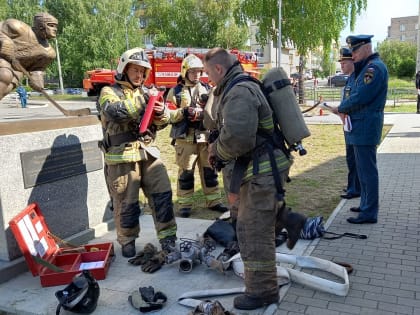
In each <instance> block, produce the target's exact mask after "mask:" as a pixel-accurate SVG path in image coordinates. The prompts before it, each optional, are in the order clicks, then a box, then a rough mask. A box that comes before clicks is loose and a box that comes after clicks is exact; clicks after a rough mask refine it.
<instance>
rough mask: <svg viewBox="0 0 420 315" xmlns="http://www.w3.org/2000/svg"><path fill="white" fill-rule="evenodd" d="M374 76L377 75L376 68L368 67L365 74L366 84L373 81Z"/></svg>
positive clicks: (364, 80)
mask: <svg viewBox="0 0 420 315" xmlns="http://www.w3.org/2000/svg"><path fill="white" fill-rule="evenodd" d="M374 76H375V68H373V67H368V68H367V69H366V71H365V74H364V75H363V82H365V84H369V83H370V82H372V80H373V78H374Z"/></svg>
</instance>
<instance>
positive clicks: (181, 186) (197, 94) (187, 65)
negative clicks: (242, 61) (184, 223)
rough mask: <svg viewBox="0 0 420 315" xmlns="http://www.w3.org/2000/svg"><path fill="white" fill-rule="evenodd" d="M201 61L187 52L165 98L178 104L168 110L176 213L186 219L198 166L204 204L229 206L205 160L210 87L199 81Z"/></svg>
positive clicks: (220, 207)
mask: <svg viewBox="0 0 420 315" xmlns="http://www.w3.org/2000/svg"><path fill="white" fill-rule="evenodd" d="M202 74H203V62H202V61H201V59H200V58H198V57H197V56H195V55H193V54H190V55H188V56H187V57H185V58H184V60H183V61H182V65H181V76H180V78H179V82H178V84H177V85H176V86H175V87H173V88H172V89H170V90H169V92H168V96H167V100H168V101H170V102H172V103H173V104H175V105H176V106H177V109H175V110H171V111H170V113H171V123H173V124H172V130H171V137H172V138H173V140H172V144H173V145H174V146H175V153H176V164H177V165H178V186H177V195H178V208H179V210H178V212H179V214H180V216H182V217H184V218H186V217H189V216H190V214H191V209H192V206H193V201H194V170H195V166H197V167H198V171H199V174H200V180H201V187H202V188H203V194H204V197H205V198H206V206H207V207H208V208H209V209H210V210H213V211H218V212H225V211H227V210H228V209H227V208H226V207H225V206H224V205H223V204H222V202H221V193H220V189H219V182H218V179H217V173H216V171H215V170H214V169H212V168H211V166H210V165H209V163H208V151H207V140H208V139H207V137H208V133H207V131H206V129H205V128H204V127H203V117H204V111H203V109H204V106H205V105H206V102H207V100H208V96H209V94H208V93H209V87H208V86H207V85H205V84H203V83H202V82H200V78H201V75H202Z"/></svg>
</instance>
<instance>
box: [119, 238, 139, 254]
mask: <svg viewBox="0 0 420 315" xmlns="http://www.w3.org/2000/svg"><path fill="white" fill-rule="evenodd" d="M121 252H122V255H123V256H124V257H127V258H130V257H134V256H136V244H135V241H131V242H130V243H127V244H125V245H122V246H121Z"/></svg>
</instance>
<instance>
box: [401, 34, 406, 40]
mask: <svg viewBox="0 0 420 315" xmlns="http://www.w3.org/2000/svg"><path fill="white" fill-rule="evenodd" d="M400 40H401V41H402V42H405V35H404V34H402V35H401V36H400Z"/></svg>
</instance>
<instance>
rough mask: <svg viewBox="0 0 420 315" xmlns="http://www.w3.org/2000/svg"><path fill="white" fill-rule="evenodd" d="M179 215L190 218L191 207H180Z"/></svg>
mask: <svg viewBox="0 0 420 315" xmlns="http://www.w3.org/2000/svg"><path fill="white" fill-rule="evenodd" d="M179 215H180V216H181V217H183V218H188V217H189V216H190V215H191V208H181V209H179Z"/></svg>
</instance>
